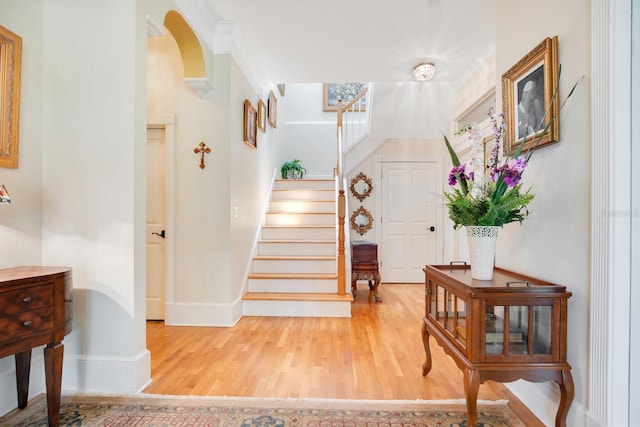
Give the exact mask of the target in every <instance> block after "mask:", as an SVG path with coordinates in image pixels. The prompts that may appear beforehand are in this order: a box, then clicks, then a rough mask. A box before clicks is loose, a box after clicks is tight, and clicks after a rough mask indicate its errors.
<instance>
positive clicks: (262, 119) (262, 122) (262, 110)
mask: <svg viewBox="0 0 640 427" xmlns="http://www.w3.org/2000/svg"><path fill="white" fill-rule="evenodd" d="M258 129H260V131H261V132H265V131H266V130H267V106H266V105H264V101H263V100H262V99H258Z"/></svg>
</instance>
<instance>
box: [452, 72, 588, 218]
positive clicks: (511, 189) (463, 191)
mask: <svg viewBox="0 0 640 427" xmlns="http://www.w3.org/2000/svg"><path fill="white" fill-rule="evenodd" d="M561 70H562V67H561V66H559V67H558V80H557V81H560V73H561ZM581 80H582V78H580V79H578V81H577V82H576V83H575V84H574V85H573V87H572V88H571V90H570V91H569V94H568V95H567V97H566V98H565V100H564V101H563V102H562V105H561V106H560V110H562V108H563V107H564V104H565V103H566V102H567V101H568V100H569V98H570V97H571V95H572V94H573V92H574V91H575V89H576V87H577V86H578V83H580V81H581ZM557 95H558V86H556V87H555V88H554V90H553V95H552V96H551V100H550V101H549V106H547V109H546V111H545V113H544V116H543V120H542V121H541V122H540V124H539V126H538V129H536V137H535V138H536V139H535V142H534V144H533V145H532V146H531V148H530V149H529V150H528V151H527V153H526V154H525V155H522V156H521V154H522V148H523V147H524V144H525V141H526V139H524V138H523V140H522V142H521V143H520V145H519V146H518V149H517V150H516V151H515V153H514V154H513V156H512V157H509V156H505V158H503V159H502V160H501V159H500V152H501V150H502V142H503V140H504V134H505V130H506V125H505V124H504V123H503V121H502V117H503V116H502V114H499V115H498V116H497V117H496V114H495V107H491V108H490V109H489V113H488V114H489V118H490V119H491V123H492V131H493V136H494V138H495V139H494V143H493V147H492V149H491V152H490V154H489V161H488V162H487V163H488V164H487V165H486V166H484V163H485V162H484V159H485V158H486V148H487V147H486V146H487V142H486V141H485V140H484V139H483V138H482V135H481V134H480V130H479V129H478V126H477V125H476V124H473V125H467V126H465V127H463V128H462V129H461V130H460V131H459V132H458V133H457V134H459V133H462V132H469V138H471V139H472V141H473V148H472V156H471V157H472V159H471V161H470V162H469V171H468V172H467V165H466V164H460V160H459V159H458V156H457V155H456V152H455V151H454V150H453V147H452V146H451V144H450V143H449V140H448V139H447V137H446V136H444V135H443V136H444V141H445V144H446V145H447V149H448V150H449V155H450V156H451V162H452V163H453V169H451V172H450V173H449V185H450V186H451V187H453V192H452V193H446V192H445V194H444V196H445V198H446V199H447V203H446V204H447V207H448V208H449V218H451V220H452V221H453V223H454V226H453V228H454V229H458V228H460V227H462V226H500V227H502V226H503V225H504V224H508V223H510V222H515V221H518V222H520V223H522V221H524V219H525V218H526V217H527V216H528V215H529V210H528V209H527V205H528V204H529V203H530V202H531V201H532V200H533V198H534V195H533V194H532V193H531V189H530V188H529V189H527V190H526V191H523V190H522V184H521V182H520V181H521V179H522V174H523V172H524V170H525V169H526V167H527V165H528V164H529V160H530V159H531V155H532V154H533V150H534V149H535V148H536V147H537V145H538V143H539V142H540V141H541V140H542V138H543V137H544V135H545V134H546V133H547V132H548V130H549V127H550V126H551V123H552V122H553V121H554V120H555V119H556V118H557V115H554V116H552V117H549V112H550V108H549V107H550V106H551V105H552V104H553V102H554V100H555V98H556V96H557ZM547 117H549V120H548V121H547V122H546V123H545V122H544V120H545V119H546V118H547ZM538 131H539V133H537V132H538ZM480 155H482V158H480ZM478 172H479V173H478Z"/></svg>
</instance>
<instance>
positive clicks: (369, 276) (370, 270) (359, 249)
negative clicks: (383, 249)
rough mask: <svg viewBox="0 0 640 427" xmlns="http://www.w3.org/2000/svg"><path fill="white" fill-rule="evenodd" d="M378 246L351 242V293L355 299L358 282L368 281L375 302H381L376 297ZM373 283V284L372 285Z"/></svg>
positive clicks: (378, 297) (362, 242)
mask: <svg viewBox="0 0 640 427" xmlns="http://www.w3.org/2000/svg"><path fill="white" fill-rule="evenodd" d="M378 265H379V264H378V245H377V244H375V243H371V242H365V241H354V242H351V293H352V294H353V298H354V299H355V298H356V293H357V292H358V287H357V282H358V280H367V281H369V290H371V291H373V296H374V297H375V299H376V302H382V298H380V295H378V286H379V285H380V271H379V270H378ZM372 282H373V283H372Z"/></svg>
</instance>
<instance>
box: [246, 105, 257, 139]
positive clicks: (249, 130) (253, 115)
mask: <svg viewBox="0 0 640 427" xmlns="http://www.w3.org/2000/svg"><path fill="white" fill-rule="evenodd" d="M257 128H258V112H257V111H256V108H255V107H254V106H253V105H252V104H251V101H249V100H248V99H245V100H244V132H243V133H244V142H245V144H247V145H248V146H249V147H251V148H258V141H257V133H258V132H257Z"/></svg>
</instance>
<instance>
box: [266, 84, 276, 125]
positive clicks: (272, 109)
mask: <svg viewBox="0 0 640 427" xmlns="http://www.w3.org/2000/svg"><path fill="white" fill-rule="evenodd" d="M268 102H269V114H268V116H269V123H270V124H271V126H272V127H274V128H275V127H276V124H277V122H278V98H276V94H275V93H273V91H272V90H270V91H269V101H268Z"/></svg>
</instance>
